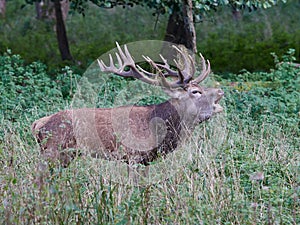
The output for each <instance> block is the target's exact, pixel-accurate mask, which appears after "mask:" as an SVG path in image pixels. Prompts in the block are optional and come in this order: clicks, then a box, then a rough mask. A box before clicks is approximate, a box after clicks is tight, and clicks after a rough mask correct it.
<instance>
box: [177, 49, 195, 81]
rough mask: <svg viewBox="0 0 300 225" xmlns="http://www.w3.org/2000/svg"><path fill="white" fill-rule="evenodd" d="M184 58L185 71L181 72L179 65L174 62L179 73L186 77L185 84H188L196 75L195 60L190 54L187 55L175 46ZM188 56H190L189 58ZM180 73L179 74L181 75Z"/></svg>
mask: <svg viewBox="0 0 300 225" xmlns="http://www.w3.org/2000/svg"><path fill="white" fill-rule="evenodd" d="M172 47H173V48H174V49H175V50H176V51H177V52H178V53H179V54H180V55H181V56H182V58H183V61H184V68H183V70H180V68H179V63H178V62H177V61H176V60H174V62H175V64H176V66H177V68H178V71H179V72H180V73H181V74H182V76H183V77H184V83H185V84H186V83H188V82H190V80H191V79H192V78H193V76H194V73H195V71H196V69H195V64H194V60H193V58H192V57H191V56H190V55H189V54H185V53H184V52H183V51H182V50H181V49H179V48H178V47H177V46H175V45H173V46H172ZM187 55H188V56H187ZM180 73H179V74H180Z"/></svg>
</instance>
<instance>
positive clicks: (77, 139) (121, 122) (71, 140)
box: [32, 43, 224, 167]
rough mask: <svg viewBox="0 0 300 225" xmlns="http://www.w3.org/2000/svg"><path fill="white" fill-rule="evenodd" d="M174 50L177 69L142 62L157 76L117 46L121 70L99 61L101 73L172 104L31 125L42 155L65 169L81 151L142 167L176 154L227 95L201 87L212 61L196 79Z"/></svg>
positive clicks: (84, 112)
mask: <svg viewBox="0 0 300 225" xmlns="http://www.w3.org/2000/svg"><path fill="white" fill-rule="evenodd" d="M173 47H174V49H175V50H176V52H177V54H178V55H179V56H180V59H181V62H180V61H179V60H174V62H175V68H176V69H174V68H172V67H171V66H170V65H169V64H168V62H167V60H166V59H165V58H164V57H163V56H161V55H160V57H161V59H162V63H156V62H154V61H153V60H152V59H151V58H149V57H147V56H143V57H144V59H145V61H146V62H147V63H149V64H150V65H151V67H152V68H153V71H154V72H153V71H151V72H149V71H146V70H145V69H143V68H141V67H140V66H139V65H137V64H136V63H135V61H134V59H133V57H132V56H131V54H130V52H129V51H128V48H127V46H126V45H125V46H124V48H123V49H122V48H121V47H120V46H119V45H118V43H117V49H118V53H116V58H117V61H118V64H117V65H118V66H116V65H115V63H114V60H113V57H112V56H111V55H109V58H110V63H109V65H108V66H107V65H106V64H105V63H104V62H103V61H102V60H98V64H99V67H100V69H101V71H103V72H107V73H114V74H116V75H118V76H122V77H126V78H127V77H130V78H134V79H138V80H140V81H142V82H145V83H147V84H150V85H159V86H161V87H162V88H163V90H164V91H165V92H166V93H167V94H168V95H169V96H170V99H169V100H168V101H166V102H163V103H161V104H155V105H149V106H136V105H130V106H120V107H115V108H81V109H70V110H65V111H60V112H58V113H56V114H53V115H50V116H47V117H43V118H41V119H39V120H37V121H35V122H34V123H33V124H32V132H33V134H34V136H35V138H36V140H37V142H38V143H39V145H40V148H41V152H42V154H43V155H44V156H46V157H47V158H50V159H53V160H59V161H60V163H61V164H62V165H63V166H65V167H66V166H68V164H69V163H70V162H71V160H72V159H73V158H74V157H75V156H76V155H78V152H81V153H82V151H83V149H86V150H88V151H89V153H90V154H91V155H92V156H93V157H101V158H104V159H108V160H121V161H123V162H125V163H128V164H143V165H148V164H149V163H150V162H152V161H154V160H155V159H157V158H158V157H160V156H165V155H166V154H168V153H170V152H173V151H174V150H175V149H176V148H177V147H178V145H179V143H180V142H182V140H183V139H184V138H185V137H186V136H189V135H190V134H191V132H192V131H193V130H194V128H195V127H196V125H198V124H200V123H202V122H203V121H206V120H208V119H209V118H211V117H212V116H213V115H214V114H216V113H219V112H221V111H222V110H223V109H222V107H221V106H220V105H219V101H220V99H221V98H222V96H223V95H224V92H223V91H222V90H221V89H218V88H206V87H201V86H199V83H201V82H202V81H203V80H204V79H205V78H206V77H207V76H208V75H209V74H210V63H209V61H208V60H207V63H206V61H205V60H204V58H203V56H202V55H201V54H200V56H201V59H202V71H201V74H200V75H199V76H197V77H195V78H193V77H194V75H195V73H196V67H195V63H194V60H193V58H192V57H191V56H190V55H189V54H187V53H186V52H184V51H183V50H182V49H179V48H178V47H175V46H173Z"/></svg>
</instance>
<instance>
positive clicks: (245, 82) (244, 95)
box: [226, 49, 300, 132]
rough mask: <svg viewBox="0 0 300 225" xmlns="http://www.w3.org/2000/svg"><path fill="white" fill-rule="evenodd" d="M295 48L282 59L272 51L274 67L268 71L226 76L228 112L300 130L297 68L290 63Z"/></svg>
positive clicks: (299, 96)
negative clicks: (228, 79)
mask: <svg viewBox="0 0 300 225" xmlns="http://www.w3.org/2000/svg"><path fill="white" fill-rule="evenodd" d="M294 53H295V50H293V49H290V50H289V51H288V52H287V54H286V55H284V56H283V57H282V59H281V61H280V60H279V58H278V57H277V56H276V55H275V54H274V53H273V54H272V55H273V57H274V61H275V63H276V67H275V69H272V70H271V71H270V72H269V73H266V72H260V73H249V72H247V71H244V72H243V73H241V74H238V75H234V74H232V75H229V78H230V80H231V83H230V85H231V87H230V86H229V87H227V88H226V89H227V90H226V93H227V97H226V101H227V106H228V111H229V112H230V113H234V114H238V115H239V116H240V117H242V118H249V119H250V120H254V121H257V122H259V123H260V124H261V123H266V122H267V123H277V124H280V125H282V126H287V127H290V128H292V129H293V130H295V131H296V132H299V122H300V92H299V90H300V76H299V74H300V68H299V67H295V65H294V64H293V62H294V60H295V57H294Z"/></svg>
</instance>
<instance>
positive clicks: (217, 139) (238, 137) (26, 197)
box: [0, 6, 300, 224]
mask: <svg viewBox="0 0 300 225" xmlns="http://www.w3.org/2000/svg"><path fill="white" fill-rule="evenodd" d="M282 7H283V8H284V7H285V6H282ZM297 7H298V6H296V7H295V8H294V10H295V11H293V12H296V9H297ZM10 10H13V9H10ZM26 10H28V8H25V11H24V12H26ZM93 12H94V11H93ZM120 12H121V11H120ZM122 12H123V11H122ZM275 12H276V9H275ZM27 13H28V12H27ZM105 13H106V12H104V13H103V14H101V16H103V17H105V16H106V17H107V15H106V14H105ZM123 13H124V14H121V15H120V16H119V17H118V19H119V20H125V19H128V18H127V17H126V12H123ZM258 13H259V12H258ZM137 15H138V14H137ZM275 15H276V13H275ZM95 16H96V14H95ZM97 16H99V15H97ZM26 18H27V19H25V20H23V21H21V20H15V26H16V27H17V28H20V29H21V28H22V27H23V31H24V32H25V31H26V32H28V33H26V32H25V33H23V35H17V34H19V33H18V32H20V30H18V29H12V27H13V26H9V25H7V26H5V27H4V28H2V31H3V29H6V31H7V30H9V32H6V31H5V32H1V33H0V35H2V36H1V37H3V39H1V40H3V41H2V42H1V46H0V47H1V55H0V74H1V80H0V93H1V95H0V103H1V104H0V124H1V126H0V202H1V204H0V224H300V213H299V212H300V198H299V196H300V151H299V149H300V144H299V143H300V91H299V90H300V67H299V65H298V64H297V63H296V62H297V60H298V59H299V45H297V43H299V42H297V41H299V39H296V38H297V37H299V36H297V35H295V36H293V35H294V34H295V33H288V34H285V33H283V32H282V33H281V35H286V36H284V37H285V38H286V39H282V40H284V41H286V40H291V39H289V38H288V36H293V38H294V39H293V40H294V41H290V42H291V43H293V45H290V44H287V49H284V48H283V47H282V45H276V46H277V47H276V46H275V47H276V49H280V52H279V51H276V50H274V52H275V53H273V54H272V55H270V52H268V51H266V52H264V53H263V54H262V55H260V56H262V57H266V58H268V60H266V61H265V62H267V63H266V64H264V65H262V64H261V66H257V64H253V62H254V61H255V62H258V61H259V59H258V56H257V57H252V58H248V59H249V61H247V60H245V61H243V62H244V64H242V65H238V66H237V67H235V68H233V67H230V64H227V63H226V61H224V60H225V58H226V60H227V62H230V61H232V60H231V59H232V58H230V57H229V56H228V55H227V56H228V57H227V56H221V57H219V58H216V59H215V64H216V68H218V69H216V70H214V73H213V74H212V75H211V80H210V81H209V82H208V84H210V85H214V86H219V87H220V88H222V89H223V90H224V92H225V97H224V99H223V100H222V101H221V105H222V106H224V109H225V110H224V112H223V113H221V114H219V115H217V116H216V117H214V118H212V119H210V120H209V121H207V122H205V123H204V124H201V125H200V126H198V127H197V129H196V130H195V132H194V133H193V134H192V135H191V138H190V139H189V140H188V141H186V142H184V143H182V145H181V146H180V148H179V149H177V150H176V151H175V152H174V153H172V154H170V156H168V158H169V159H172V160H174V164H176V165H179V166H178V167H176V169H172V168H171V169H170V168H169V169H170V170H169V172H168V173H166V174H165V177H163V178H162V179H158V180H157V181H155V182H149V183H147V184H144V185H140V186H133V185H126V183H122V182H116V180H115V179H114V177H113V176H112V175H110V173H109V171H108V172H106V173H102V172H101V171H102V169H103V163H105V162H104V161H103V160H101V159H93V158H91V157H90V156H88V155H87V156H84V157H78V158H76V159H75V160H74V161H73V162H72V163H71V165H70V166H69V167H68V168H61V167H56V166H52V165H51V164H48V163H47V160H46V159H44V158H43V157H42V156H41V153H40V150H39V146H38V145H37V143H36V142H35V140H34V138H33V136H32V134H31V130H30V125H31V123H32V122H33V121H34V120H36V119H38V118H40V117H42V116H46V115H50V114H51V113H55V112H57V111H59V110H62V109H65V108H69V107H70V105H71V102H72V100H73V99H74V96H75V94H76V91H77V88H78V83H79V81H80V79H81V78H82V74H81V73H80V71H82V68H84V67H87V66H86V65H87V64H88V62H91V61H93V60H94V59H95V58H96V57H98V56H99V55H100V51H103V52H104V51H106V50H107V49H110V48H111V47H112V45H113V43H114V41H116V40H118V39H122V40H123V41H124V43H125V42H127V41H133V37H139V38H141V39H142V38H144V37H141V36H138V35H141V34H142V33H143V32H138V33H134V32H137V31H132V32H129V34H130V35H129V36H127V35H125V32H124V30H122V29H124V27H123V28H122V29H121V28H120V27H116V26H115V25H114V26H112V27H113V29H114V31H112V32H106V31H107V30H106V29H107V27H108V26H105V24H103V23H102V24H99V23H98V22H97V21H93V22H91V23H90V24H89V25H93V26H96V25H98V26H100V25H101V29H103V35H104V36H103V37H102V36H101V38H99V39H98V40H97V37H99V36H94V35H92V33H93V32H94V28H89V29H86V32H87V33H85V35H86V36H80V37H76V35H71V36H70V38H71V41H74V43H77V44H76V45H73V46H74V48H73V52H74V54H75V55H76V56H77V59H78V60H79V61H82V62H83V65H80V66H77V67H75V66H74V65H71V66H65V65H64V64H65V63H62V64H59V63H58V62H59V60H57V58H56V57H59V56H58V53H57V52H55V51H56V50H53V49H55V42H54V41H53V37H52V36H51V38H49V37H50V32H46V31H45V30H44V31H41V30H40V29H37V28H38V27H39V26H42V27H43V26H44V24H39V23H34V26H32V24H33V23H32V18H30V17H26ZM74 18H75V16H74ZM145 18H146V16H145ZM216 18H219V17H216ZM245 19H248V20H251V19H250V17H248V15H246V17H245ZM80 20H81V22H79V21H80ZM103 20H104V21H107V20H105V18H103ZM128 20H129V19H128ZM145 20H146V19H145ZM148 20H151V19H149V18H148ZM219 20H221V19H220V18H219ZM219 20H216V23H217V24H218V21H219ZM74 21H76V24H77V25H78V27H82V26H83V25H82V24H84V23H86V22H85V21H84V20H83V19H80V18H79V17H77V18H76V20H75V19H74V20H72V19H71V20H70V21H69V23H71V24H72V22H74ZM136 21H137V20H136ZM268 21H273V19H270V20H268ZM274 21H276V20H275V19H274ZM1 22H2V23H3V21H1ZM23 22H26V23H23ZM119 22H120V21H119ZM137 23H138V22H137ZM205 23H208V21H206V22H205ZM228 23H229V22H228ZM295 23H296V22H295ZM9 24H12V22H9ZM18 24H19V25H20V26H19V25H18ZM25 24H27V25H28V27H25ZM282 24H283V25H285V28H286V29H295V28H293V25H291V26H287V25H286V24H285V23H282ZM157 26H158V27H157V28H156V30H155V32H154V31H153V29H150V30H151V32H152V35H153V36H151V35H149V36H148V38H149V37H153V39H161V38H162V34H161V33H160V32H158V31H159V30H160V29H161V30H162V29H163V24H158V25H157ZM234 26H236V24H235V25H234ZM251 26H252V28H253V27H255V26H254V25H251ZM251 26H250V25H249V27H251ZM261 26H262V25H261ZM128 27H131V28H129V29H132V27H134V26H132V25H131V26H128ZM135 27H137V25H136V26H135ZM208 27H209V26H208V25H207V27H206V29H209V28H208ZM295 27H296V25H295ZM75 28H76V26H75V22H74V24H73V26H70V28H69V29H70V32H72V29H75ZM143 28H144V29H145V30H147V29H148V28H147V27H143ZM216 28H218V29H216V33H218V32H220V33H222V31H224V30H222V29H225V28H226V26H225V28H224V27H222V28H220V26H216ZM219 28H220V29H221V30H219ZM244 28H245V27H244ZM259 28H260V27H257V29H259ZM277 28H278V29H279V26H278V27H277ZM48 29H49V30H51V25H49V27H48ZM119 29H121V30H119ZM226 29H227V30H230V29H231V28H230V27H227V28H226ZM245 29H246V28H245ZM249 29H250V28H249ZM262 29H263V30H264V31H265V30H266V29H265V27H262ZM28 30H29V31H30V32H33V31H40V33H36V36H30V35H29V33H30V32H29V31H28ZM295 30H296V29H295ZM148 31H149V30H148ZM148 31H147V32H148ZM14 32H15V33H14ZM198 32H199V34H200V36H201V34H203V35H204V34H205V35H206V33H203V32H205V31H204V30H200V31H198ZM245 32H246V31H245ZM297 32H299V30H298V31H297ZM144 33H146V31H145V32H144ZM211 33H212V32H211ZM220 33H219V34H220ZM279 33H280V32H279ZM77 34H78V35H82V34H83V33H82V32H79V31H78V32H77ZM148 34H149V33H148ZM208 34H209V32H207V35H208ZM264 34H266V36H267V34H269V33H264ZM111 35H112V36H111ZM114 35H124V36H120V37H116V36H114ZM205 35H204V36H205ZM253 35H254V34H253ZM204 36H203V37H204ZM208 36H210V39H207V40H211V41H213V40H214V38H215V39H218V36H217V35H212V34H211V35H208ZM33 37H35V38H36V40H38V41H36V44H37V46H39V44H41V45H40V46H45V43H46V44H47V46H48V47H47V48H45V47H37V49H41V51H40V52H38V51H28V48H29V47H30V46H31V44H30V43H32V41H34V40H31V39H30V38H33ZM231 37H232V38H233V39H228V42H226V41H225V39H224V40H223V44H222V40H220V41H219V42H214V43H216V44H215V45H213V44H210V42H208V41H207V42H203V43H199V46H203V49H205V46H206V45H207V49H209V48H208V47H210V48H211V49H212V50H213V49H217V51H216V52H218V51H219V50H220V48H222V47H224V52H222V54H223V53H224V54H225V53H226V48H225V47H226V45H225V44H224V43H225V42H226V43H229V42H233V43H235V44H237V43H246V42H247V41H246V39H247V38H245V39H243V38H241V37H242V36H238V35H237V34H232V36H231ZM234 37H240V38H241V39H240V41H241V42H237V41H234V40H235V39H234ZM272 37H273V36H272ZM26 38H28V40H26ZM249 38H251V36H249ZM11 39H13V40H14V42H13V44H12V45H11V46H12V47H11V48H12V50H9V49H6V48H7V47H6V46H8V44H7V43H8V41H9V40H11ZM80 39H87V40H88V41H90V43H92V44H91V45H90V47H89V48H87V47H84V45H83V44H84V43H80V42H79V40H80ZM45 40H50V41H48V42H45ZM104 40H106V41H107V42H106V43H105V42H104ZM204 40H206V39H204ZM274 40H275V39H274V38H272V40H270V39H267V40H265V41H266V42H269V41H274ZM5 41H6V42H7V43H6V44H3V43H4V42H5ZM242 41H245V42H242ZM21 43H23V45H21ZM258 43H259V41H257V44H258ZM262 43H263V41H261V44H262ZM277 43H279V42H277ZM284 43H286V42H284ZM295 43H296V44H295ZM85 46H86V45H85ZM97 46H99V48H97ZM242 46H243V45H242V44H241V45H240V47H242ZM246 46H247V45H245V47H246ZM236 47H237V49H236V50H235V51H230V52H229V53H228V54H233V53H238V51H239V47H238V46H236ZM293 47H295V48H293ZM297 47H298V49H297ZM4 48H5V49H4ZM49 49H50V50H51V49H52V50H53V51H49ZM101 49H102V50H101ZM18 51H19V52H18ZM205 51H207V52H206V53H207V55H208V56H209V57H208V58H210V57H211V58H212V60H211V62H212V66H213V65H214V61H213V57H214V55H215V54H216V52H214V53H213V52H209V51H208V50H205ZM255 51H260V50H259V48H255V49H254V50H253V51H252V53H253V54H254V55H256V54H255ZM282 51H284V52H283V53H282ZM86 52H88V53H86ZM248 52H249V53H250V50H249V51H248ZM18 53H20V55H19V54H18ZM51 54H54V55H51ZM97 54H98V55H97ZM86 55H89V57H90V58H86ZM269 57H270V59H271V61H270V60H269ZM47 58H49V59H50V60H49V62H47V64H46V62H43V61H44V60H46V59H47ZM39 59H40V60H39ZM222 60H223V61H222ZM251 60H252V61H251ZM48 63H49V64H48ZM247 63H248V64H247ZM263 63H264V62H263ZM232 64H234V63H232ZM222 65H223V66H222ZM224 65H225V66H224ZM226 65H229V66H228V67H227V66H226ZM247 65H248V66H249V67H248V66H247ZM253 65H255V68H259V69H257V70H256V69H255V68H254V67H252V69H251V66H253ZM81 67H82V68H81ZM247 67H248V68H247ZM213 68H214V66H213ZM241 68H247V70H246V69H244V70H242V69H241ZM253 68H254V69H253ZM230 71H231V72H230ZM130 82H132V81H130V80H125V79H119V78H112V79H110V80H108V82H107V85H106V86H105V89H104V91H103V92H100V93H99V99H100V100H102V101H101V104H99V106H101V107H105V106H111V104H112V102H114V100H115V98H116V95H117V93H118V92H119V91H121V90H123V89H125V88H126V87H127V86H128V85H130ZM103 100H105V101H103ZM162 100H163V99H162V98H161V97H160V96H154V97H153V98H151V99H146V100H144V102H141V104H150V103H157V102H160V101H162ZM102 103H103V104H102ZM182 157H183V158H182ZM168 158H167V159H166V160H168ZM157 163H164V159H161V160H159V161H158V162H157ZM154 166H155V164H154ZM157 172H159V173H160V174H163V173H164V171H163V170H162V171H158V170H157Z"/></svg>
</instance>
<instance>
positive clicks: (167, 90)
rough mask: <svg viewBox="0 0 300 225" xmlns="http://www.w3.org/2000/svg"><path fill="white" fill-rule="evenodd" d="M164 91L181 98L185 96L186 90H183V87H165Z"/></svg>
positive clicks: (172, 96)
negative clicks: (173, 88) (172, 88)
mask: <svg viewBox="0 0 300 225" xmlns="http://www.w3.org/2000/svg"><path fill="white" fill-rule="evenodd" d="M163 91H164V92H165V93H166V94H167V95H169V96H170V97H171V98H176V99H180V98H182V97H183V96H184V93H185V92H186V91H184V90H181V89H177V90H170V89H167V88H164V89H163Z"/></svg>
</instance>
